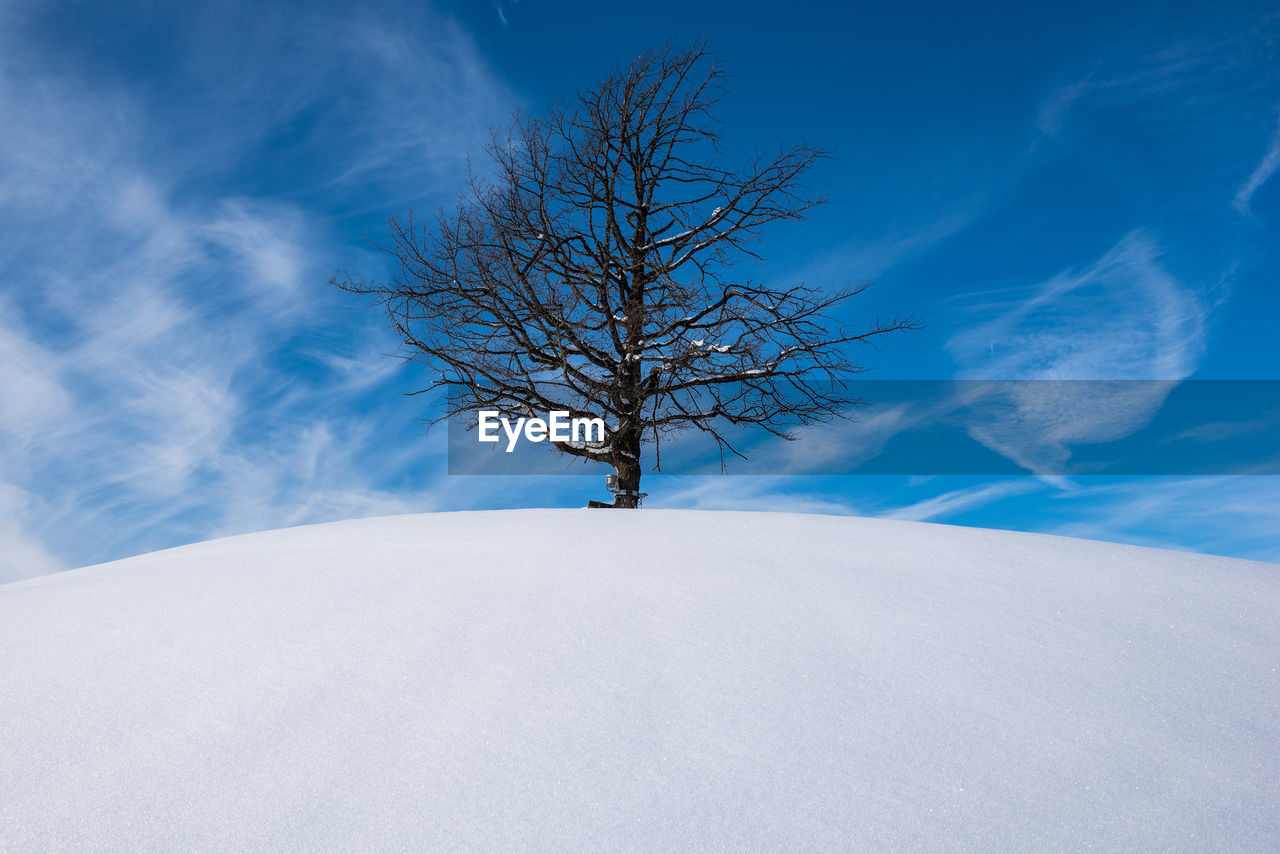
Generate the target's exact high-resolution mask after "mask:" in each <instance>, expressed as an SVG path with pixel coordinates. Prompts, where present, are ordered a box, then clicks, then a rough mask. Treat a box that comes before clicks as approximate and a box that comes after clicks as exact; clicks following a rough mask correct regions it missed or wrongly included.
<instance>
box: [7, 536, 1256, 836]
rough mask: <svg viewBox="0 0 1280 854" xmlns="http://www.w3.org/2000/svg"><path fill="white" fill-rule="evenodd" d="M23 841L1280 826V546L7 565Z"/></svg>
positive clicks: (1214, 832) (386, 547) (733, 543)
mask: <svg viewBox="0 0 1280 854" xmlns="http://www.w3.org/2000/svg"><path fill="white" fill-rule="evenodd" d="M0 650H3V664H2V665H0V850H3V851H6V852H26V851H33V852H34V851H41V852H43V851H156V852H173V851H229V850H240V851H244V850H254V851H272V852H278V851H291V850H296V851H353V850H387V851H393V850H394V851H505V850H532V851H619V850H642V851H683V850H697V851H701V850H714V851H801V850H804V851H809V850H815V851H823V850H825V851H934V850H936V851H1082V850H1100V851H1189V852H1190V851H1194V852H1205V851H1254V852H1256V851H1280V709H1278V708H1277V702H1278V701H1280V673H1278V668H1280V566H1276V565H1272V564H1261V563H1250V562H1246V561H1239V560H1230V559H1226V558H1214V557H1205V556H1198V555H1190V554H1182V553H1174V552H1162V551H1155V550H1149V549H1141V548H1134V547H1127V546H1118V545H1111V544H1105V543H1097V542H1089V541H1083V540H1071V539H1063V538H1056V537H1046V536H1036V535H1029V534H1016V533H1008V532H998V531H986V530H976V529H966V528H955V527H946V526H938V525H925V524H917V523H909V522H890V521H884V520H869V519H854V518H837V517H824V516H802V515H785V514H766V513H759V514H751V513H700V512H682V511H653V510H644V511H640V512H635V513H630V512H600V511H573V510H566V511H511V512H487V513H449V514H436V515H423V516H407V517H393V518H384V519H369V520H362V521H352V522H344V523H337V524H330V525H318V526H311V527H305V528H293V529H288V530H281V531H272V532H268V533H263V534H253V535H248V536H243V537H234V538H230V539H224V540H217V541H213V542H207V543H201V544H198V545H193V546H187V547H184V548H178V549H172V550H169V551H164V552H157V553H154V554H149V555H143V556H141V557H136V558H130V559H128V560H122V561H117V562H115V563H111V564H104V565H101V566H96V567H91V568H87V569H82V570H77V571H75V572H70V573H63V574H59V575H54V576H48V577H44V578H37V579H32V580H28V581H21V582H16V583H13V584H7V585H3V586H0Z"/></svg>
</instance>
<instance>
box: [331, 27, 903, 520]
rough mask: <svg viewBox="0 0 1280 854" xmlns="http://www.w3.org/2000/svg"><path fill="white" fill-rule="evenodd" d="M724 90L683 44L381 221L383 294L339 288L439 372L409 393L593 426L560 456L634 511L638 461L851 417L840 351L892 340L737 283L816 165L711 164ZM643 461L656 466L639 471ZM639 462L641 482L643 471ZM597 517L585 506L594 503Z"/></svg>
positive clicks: (344, 283)
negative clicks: (368, 298) (687, 433)
mask: <svg viewBox="0 0 1280 854" xmlns="http://www.w3.org/2000/svg"><path fill="white" fill-rule="evenodd" d="M726 90H727V85H726V81H725V76H724V73H723V71H722V70H721V69H720V67H719V66H718V65H717V64H716V63H715V61H714V59H713V58H712V57H711V56H710V55H709V53H708V52H707V51H706V49H705V48H704V47H703V46H702V45H695V46H693V47H692V48H689V49H686V50H676V49H673V48H671V47H666V48H662V49H659V50H656V51H653V52H650V53H647V54H645V55H644V56H641V57H639V58H638V59H636V60H635V61H634V62H632V63H631V64H630V65H629V66H628V67H626V68H625V69H618V70H615V71H614V72H613V73H611V74H610V75H608V76H607V77H605V78H604V79H603V80H602V81H600V82H599V83H597V84H596V85H594V86H592V87H591V88H589V89H586V90H584V91H583V92H581V93H579V95H578V96H577V97H576V99H574V100H573V101H571V102H570V103H569V104H564V105H558V106H557V107H556V108H555V109H553V110H552V111H551V112H550V114H549V115H547V116H546V117H543V118H530V117H527V116H523V115H519V114H518V115H517V116H516V117H515V119H514V121H513V123H512V124H511V125H510V127H509V128H507V129H506V130H505V131H504V132H502V133H498V132H495V133H494V135H493V139H492V142H491V144H490V145H489V146H488V147H487V148H486V152H487V153H488V154H489V156H490V158H491V159H492V161H493V166H494V169H493V172H492V175H491V176H489V177H480V176H477V175H475V174H474V173H472V174H471V175H470V176H469V180H468V182H467V185H466V190H465V192H464V194H463V196H462V199H461V201H460V204H459V206H458V208H457V210H456V211H454V212H453V213H449V214H446V213H444V212H443V211H442V212H441V213H440V214H439V215H438V216H437V217H436V219H435V222H434V223H433V224H431V225H427V224H423V223H419V222H418V221H417V220H415V218H414V216H413V215H412V213H411V214H410V215H409V217H408V218H407V220H401V219H399V218H396V217H393V218H392V219H391V220H390V238H391V240H390V243H389V245H386V246H379V248H380V249H382V250H383V251H385V252H387V253H388V254H389V255H391V256H392V257H393V258H394V259H395V260H396V262H397V263H396V268H395V273H394V276H393V278H392V280H391V281H390V282H377V281H367V280H362V279H353V278H352V277H350V276H349V275H347V274H345V273H344V274H340V275H336V276H334V278H333V280H332V281H333V283H334V284H335V285H337V286H338V287H340V288H342V289H343V290H346V291H351V292H355V293H359V294H367V295H372V296H374V297H375V298H376V299H377V300H378V302H379V303H381V304H382V305H383V307H384V308H385V309H386V312H387V315H388V317H389V318H390V320H391V322H392V324H393V325H394V327H395V329H396V331H397V333H398V334H399V335H400V336H402V338H403V340H404V343H405V345H406V346H407V347H408V353H409V358H412V359H418V360H421V361H423V362H426V363H428V364H432V365H434V366H437V367H440V368H442V371H441V373H440V375H439V378H438V379H437V380H436V381H435V382H433V383H432V384H431V385H430V386H428V387H427V388H426V389H422V391H433V390H440V389H445V390H447V391H448V392H449V394H448V396H447V403H446V404H445V407H444V412H443V414H442V415H441V416H440V417H439V418H437V419H435V420H434V421H433V422H432V423H435V422H437V421H439V420H443V419H444V418H448V417H451V416H469V417H470V419H471V420H472V424H469V425H468V426H473V422H474V419H475V417H476V413H477V411H478V410H480V409H497V410H500V411H502V412H506V413H512V414H520V415H533V414H534V413H535V412H539V411H541V412H547V411H552V410H568V411H569V412H571V413H572V414H573V416H574V417H578V416H585V417H602V418H604V419H605V420H606V422H607V423H608V425H609V428H610V429H609V432H608V433H607V435H606V437H605V440H604V442H602V443H595V444H590V443H578V444H572V443H556V447H557V449H558V450H560V451H562V452H564V453H567V454H572V455H575V456H579V457H584V458H587V459H590V460H598V461H602V462H605V463H608V464H609V465H611V466H613V468H614V470H615V471H616V472H617V481H618V492H617V494H616V497H615V502H614V506H618V507H634V506H636V505H637V503H638V494H639V486H640V476H641V452H642V448H643V447H644V446H645V445H646V444H649V443H653V444H655V452H658V451H660V446H659V445H658V443H660V441H661V437H662V436H663V435H666V434H669V433H671V432H673V431H679V430H685V429H696V430H701V431H704V432H705V433H707V434H709V435H710V436H711V437H712V438H714V439H715V441H716V442H717V443H718V445H719V447H720V451H721V460H722V463H723V460H724V454H725V452H726V451H728V452H730V453H737V451H736V450H735V449H734V448H733V447H732V445H731V444H730V442H729V439H728V437H727V436H726V435H725V433H726V428H727V427H730V426H732V427H738V426H742V425H747V426H754V427H759V428H761V429H763V430H766V431H768V432H770V433H772V434H774V435H777V436H781V437H784V438H786V437H787V435H788V434H787V429H788V427H790V426H793V425H795V424H804V423H812V422H814V421H825V420H829V419H830V418H831V417H834V416H838V415H841V414H842V413H843V412H844V411H846V410H847V409H848V408H849V407H851V406H852V405H854V404H856V403H857V401H856V400H854V399H850V398H848V397H847V396H846V395H845V394H843V393H842V392H843V390H844V386H843V385H842V383H841V380H842V378H844V377H846V376H847V375H849V374H852V373H858V372H860V371H861V370H862V368H860V367H858V366H857V365H855V364H853V363H852V362H850V361H849V360H848V358H847V356H846V355H845V352H844V351H845V350H846V348H847V345H850V344H852V343H853V342H865V341H867V340H868V339H870V338H872V337H874V336H878V335H883V334H885V333H888V332H891V331H894V330H899V329H905V328H910V327H912V326H913V325H914V324H913V322H912V321H911V320H910V319H903V318H900V317H899V318H894V319H892V320H890V321H886V322H882V321H879V320H877V321H876V322H875V323H873V324H871V325H870V326H868V327H866V328H863V329H859V330H851V329H847V328H843V327H841V326H840V325H839V324H838V323H835V322H834V321H833V320H832V318H831V316H830V312H831V310H832V309H834V308H836V307H838V306H841V305H842V304H843V303H845V302H846V301H847V300H849V299H850V298H852V297H854V296H855V295H857V294H859V293H861V292H862V291H863V290H865V289H866V287H867V285H865V284H859V285H852V286H848V287H844V288H841V289H837V290H830V291H820V290H816V289H813V288H809V287H806V286H804V285H792V286H786V287H770V286H766V285H762V284H758V283H754V282H752V281H750V280H749V279H742V278H738V277H736V276H735V275H734V273H735V270H734V262H736V261H741V260H744V259H757V258H758V257H759V256H758V255H757V254H756V251H755V249H754V248H753V247H752V245H751V244H752V243H753V242H754V241H755V240H757V239H758V233H759V230H760V228H761V227H762V226H764V225H766V224H768V223H771V222H775V221H779V220H795V219H800V218H802V217H803V215H804V214H805V212H806V211H808V210H810V209H811V208H813V207H814V206H815V205H817V204H820V203H821V201H822V200H821V199H817V198H814V197H811V196H808V195H806V194H804V193H803V188H802V186H801V184H800V179H801V176H802V175H803V174H804V173H805V171H806V170H808V169H809V168H810V167H811V166H812V165H813V164H814V163H815V161H817V160H819V159H820V158H823V157H825V156H827V154H826V152H825V151H824V150H822V149H820V148H817V147H814V146H810V145H799V146H796V147H794V148H789V149H784V150H782V151H781V152H780V153H778V154H777V155H776V156H772V157H760V156H757V157H756V158H755V160H754V161H753V162H751V163H749V164H748V165H747V166H746V167H744V168H741V169H737V170H733V169H726V168H724V167H722V166H720V165H719V156H718V145H717V142H718V139H719V132H718V130H717V127H716V124H715V121H714V119H713V117H712V115H711V109H712V108H713V107H714V106H715V105H716V103H717V102H718V101H719V100H720V99H721V98H722V97H723V96H724V94H725V92H726ZM657 459H658V461H659V462H660V457H659V458H657ZM655 467H656V466H655ZM595 503H596V502H593V504H595Z"/></svg>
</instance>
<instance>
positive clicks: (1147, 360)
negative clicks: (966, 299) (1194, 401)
mask: <svg viewBox="0 0 1280 854" xmlns="http://www.w3.org/2000/svg"><path fill="white" fill-rule="evenodd" d="M975 313H976V314H978V315H979V316H982V315H986V316H987V317H988V318H989V319H987V320H985V321H981V320H979V321H978V322H976V323H972V324H971V325H969V326H968V327H966V328H963V329H960V330H958V331H957V332H956V333H955V334H954V335H953V336H952V337H951V339H950V340H949V342H948V345H947V348H948V350H949V352H950V353H951V355H952V357H953V358H954V359H955V360H956V362H957V363H958V364H959V365H960V375H961V376H962V377H964V378H970V379H976V378H982V379H1009V380H1073V379H1088V380H1126V379H1157V380H1169V381H1170V383H1169V384H1161V383H1135V384H1132V385H1128V386H1119V385H1118V386H1117V387H1116V388H1115V393H1114V394H1111V395H1107V396H1106V398H1105V399H1098V398H1097V397H1096V396H1095V395H1094V394H1093V393H1092V390H1091V389H1089V388H1083V387H1080V388H1077V387H1075V386H1073V385H1072V384H1069V383H1061V384H1057V385H1054V386H1052V387H1051V389H1052V391H1053V392H1054V394H1053V395H1048V394H1047V393H1046V391H1045V389H1044V388H1043V387H1030V386H1025V385H1021V384H1019V383H1010V384H1009V385H1008V386H1007V389H1008V391H1007V396H1008V398H1009V399H1008V403H1009V404H1010V406H1011V409H998V410H997V414H998V417H997V418H994V419H993V420H991V421H990V422H989V423H985V424H983V423H979V424H975V425H974V426H972V428H971V429H970V433H971V435H973V437H974V438H976V439H978V440H979V441H981V442H982V443H983V444H985V445H986V446H987V447H989V448H991V449H992V450H994V451H996V452H998V453H1000V454H1002V455H1004V456H1006V457H1008V458H1009V459H1011V460H1013V461H1014V462H1016V463H1018V464H1019V465H1022V466H1025V467H1027V468H1029V469H1031V470H1033V471H1047V470H1051V469H1053V468H1054V467H1056V466H1060V465H1061V464H1062V463H1063V462H1065V460H1066V459H1068V458H1069V456H1070V447H1071V446H1072V445H1074V444H1079V443H1092V442H1106V441H1113V440H1115V439H1118V438H1121V437H1123V436H1126V435H1128V434H1129V433H1131V432H1133V431H1134V430H1136V429H1138V428H1140V427H1142V426H1143V425H1145V424H1146V423H1147V422H1148V421H1149V420H1150V418H1151V417H1152V416H1153V415H1154V414H1155V413H1156V412H1157V411H1158V410H1159V408H1160V406H1161V404H1162V403H1163V402H1164V399H1165V397H1166V396H1167V394H1168V392H1169V391H1170V390H1171V389H1172V383H1173V382H1176V381H1177V380H1180V379H1183V378H1184V377H1186V376H1188V375H1190V374H1191V373H1192V372H1193V371H1194V370H1195V367H1196V365H1197V363H1198V361H1199V359H1200V357H1201V355H1202V353H1203V352H1204V346H1205V335H1206V327H1207V319H1208V314H1209V307H1208V306H1207V305H1206V304H1205V302H1204V301H1203V300H1202V299H1201V298H1200V297H1198V296H1197V295H1196V294H1195V293H1194V292H1193V291H1192V290H1191V289H1190V288H1187V287H1185V286H1184V285H1183V284H1182V283H1180V282H1179V281H1178V280H1177V279H1175V278H1174V277H1173V276H1172V275H1171V274H1170V273H1169V272H1168V271H1167V270H1166V269H1165V268H1164V266H1163V265H1162V264H1161V262H1160V247H1159V245H1158V244H1157V243H1156V242H1155V240H1154V239H1153V238H1152V237H1151V236H1150V235H1148V234H1146V233H1145V232H1142V231H1135V232H1131V233H1130V234H1128V235H1126V236H1125V237H1124V238H1123V239H1122V240H1121V241H1120V242H1119V243H1118V244H1116V246H1115V247H1113V248H1112V249H1111V250H1110V251H1108V252H1107V253H1106V254H1105V255H1104V256H1103V257H1102V258H1100V259H1099V260H1098V261H1096V262H1095V263H1093V264H1091V265H1090V266H1088V267H1087V268H1085V269H1084V270H1081V271H1065V272H1062V273H1059V274H1058V275H1056V276H1054V277H1053V278H1051V279H1049V280H1048V281H1046V282H1044V283H1042V284H1040V285H1038V286H1036V287H1035V288H1034V289H1032V291H1031V293H1030V294H1029V295H1028V296H1026V297H1025V298H1024V299H1021V300H1018V301H1014V302H1011V303H1004V304H996V305H987V306H983V307H980V308H978V309H975Z"/></svg>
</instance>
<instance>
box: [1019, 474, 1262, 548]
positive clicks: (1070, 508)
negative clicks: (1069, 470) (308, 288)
mask: <svg viewBox="0 0 1280 854" xmlns="http://www.w3.org/2000/svg"><path fill="white" fill-rule="evenodd" d="M1077 487H1078V488H1077V489H1075V490H1071V491H1063V492H1060V493H1057V494H1056V498H1057V501H1058V502H1060V504H1061V505H1062V506H1061V507H1060V508H1059V512H1060V513H1061V514H1062V515H1064V516H1067V517H1069V520H1068V521H1061V522H1059V523H1057V524H1048V525H1046V526H1044V527H1043V530H1044V531H1045V532H1046V533H1054V534H1064V535H1066V536H1073V537H1086V538H1089V539H1099V540H1113V541H1117V542H1128V543H1138V544H1143V545H1149V546H1153V547H1156V548H1181V549H1186V550H1189V551H1198V552H1208V553H1217V554H1234V555H1239V556H1242V557H1251V558H1253V559H1255V560H1265V561H1273V562H1280V539H1278V538H1277V537H1276V532H1277V531H1280V476H1274V475H1241V476H1236V477H1188V478H1172V477H1158V478H1143V479H1140V480H1132V481H1125V482H1122V483H1104V484H1092V483H1090V482H1089V479H1088V478H1080V479H1077Z"/></svg>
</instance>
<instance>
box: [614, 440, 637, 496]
mask: <svg viewBox="0 0 1280 854" xmlns="http://www.w3.org/2000/svg"><path fill="white" fill-rule="evenodd" d="M613 453H614V456H613V470H614V471H616V472H617V473H618V493H617V494H616V495H614V496H613V506H614V507H625V508H629V509H634V508H636V507H639V506H640V496H639V493H640V474H641V472H640V434H639V433H637V432H632V431H628V432H627V433H625V434H623V435H621V436H616V437H615V440H614V445H613ZM628 493H630V494H628Z"/></svg>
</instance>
